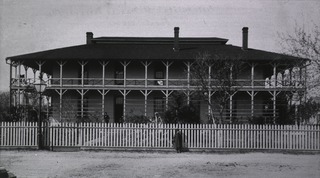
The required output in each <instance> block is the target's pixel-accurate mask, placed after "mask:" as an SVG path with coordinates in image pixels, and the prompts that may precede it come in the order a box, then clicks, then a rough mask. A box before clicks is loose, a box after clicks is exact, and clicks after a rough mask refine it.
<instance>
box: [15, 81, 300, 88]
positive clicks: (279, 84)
mask: <svg viewBox="0 0 320 178" xmlns="http://www.w3.org/2000/svg"><path fill="white" fill-rule="evenodd" d="M45 81H46V83H47V85H48V86H47V89H92V90H94V89H108V90H109V89H110V90H123V89H128V90H166V89H169V90H188V89H189V90H196V89H197V88H199V87H198V86H197V83H198V81H197V80H188V79H131V78H130V79H126V80H124V79H114V78H106V79H104V80H103V79H101V78H84V79H82V78H62V79H61V78H49V79H47V80H45ZM35 82H37V81H35V80H34V79H20V80H19V79H14V78H13V79H11V88H12V89H30V88H32V87H33V84H34V83H35ZM208 83H209V81H208ZM219 84H220V82H219V81H218V80H215V79H211V81H210V86H211V87H212V88H213V89H214V88H217V89H219V88H220V87H219ZM234 87H235V88H237V89H238V90H240V91H241V90H242V91H247V90H255V91H270V90H271V91H273V90H278V91H293V90H304V89H305V81H303V80H301V81H283V80H282V81H272V80H253V81H252V80H250V79H237V80H235V81H234Z"/></svg>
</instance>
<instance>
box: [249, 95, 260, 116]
mask: <svg viewBox="0 0 320 178" xmlns="http://www.w3.org/2000/svg"><path fill="white" fill-rule="evenodd" d="M247 93H248V94H249V95H250V97H251V119H253V117H254V97H255V96H256V95H257V94H258V92H255V91H253V90H252V91H247Z"/></svg>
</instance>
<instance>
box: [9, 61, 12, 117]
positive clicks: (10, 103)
mask: <svg viewBox="0 0 320 178" xmlns="http://www.w3.org/2000/svg"><path fill="white" fill-rule="evenodd" d="M9 77H10V80H9V86H10V94H9V97H10V98H9V108H10V111H9V113H10V114H11V107H12V106H11V105H12V62H11V61H10V76H9Z"/></svg>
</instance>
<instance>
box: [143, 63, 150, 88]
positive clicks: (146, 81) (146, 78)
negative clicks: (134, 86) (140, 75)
mask: <svg viewBox="0 0 320 178" xmlns="http://www.w3.org/2000/svg"><path fill="white" fill-rule="evenodd" d="M141 64H142V65H143V66H144V87H145V88H147V86H148V67H149V65H150V64H151V62H148V61H144V62H141Z"/></svg>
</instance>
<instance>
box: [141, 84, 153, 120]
mask: <svg viewBox="0 0 320 178" xmlns="http://www.w3.org/2000/svg"><path fill="white" fill-rule="evenodd" d="M140 92H141V93H142V94H143V96H144V116H146V117H147V106H148V95H149V94H150V93H151V92H152V90H150V91H148V90H145V91H143V90H140Z"/></svg>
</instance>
